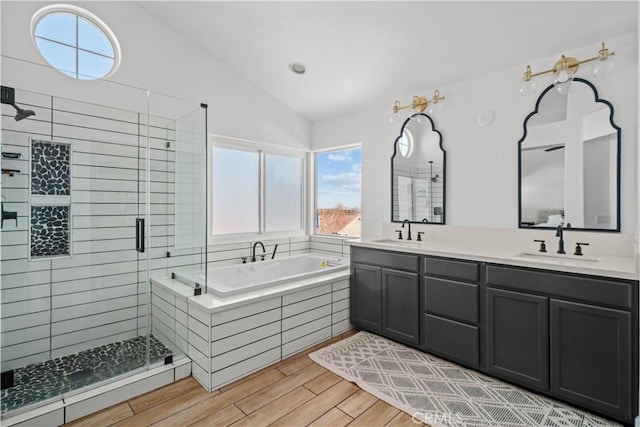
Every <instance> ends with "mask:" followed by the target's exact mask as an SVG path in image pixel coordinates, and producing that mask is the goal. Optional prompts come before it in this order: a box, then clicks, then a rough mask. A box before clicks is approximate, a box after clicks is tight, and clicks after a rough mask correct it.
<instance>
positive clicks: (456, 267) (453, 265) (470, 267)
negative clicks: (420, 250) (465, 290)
mask: <svg viewBox="0 0 640 427" xmlns="http://www.w3.org/2000/svg"><path fill="white" fill-rule="evenodd" d="M424 272H425V274H428V275H430V276H431V275H433V276H440V277H447V278H450V279H460V280H466V281H469V282H477V281H478V280H480V265H479V264H478V263H477V262H473V261H459V260H453V259H444V258H428V257H427V258H425V259H424Z"/></svg>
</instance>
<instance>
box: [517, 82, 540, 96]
mask: <svg viewBox="0 0 640 427" xmlns="http://www.w3.org/2000/svg"><path fill="white" fill-rule="evenodd" d="M537 91H538V85H537V84H536V82H534V81H533V80H529V81H526V80H524V79H523V80H522V84H521V85H520V95H522V96H527V95H533V94H534V93H536V92H537Z"/></svg>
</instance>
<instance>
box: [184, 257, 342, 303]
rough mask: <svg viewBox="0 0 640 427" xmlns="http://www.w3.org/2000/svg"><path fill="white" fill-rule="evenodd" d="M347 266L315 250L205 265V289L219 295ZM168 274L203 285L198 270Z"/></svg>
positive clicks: (200, 273)
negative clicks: (217, 264) (208, 266)
mask: <svg viewBox="0 0 640 427" xmlns="http://www.w3.org/2000/svg"><path fill="white" fill-rule="evenodd" d="M348 268H349V261H348V260H346V261H345V260H344V259H343V258H337V257H332V256H327V255H320V254H315V253H310V254H304V255H296V256H292V257H289V258H281V259H276V260H269V261H256V262H248V263H247V264H239V265H233V266H229V267H219V268H209V269H208V270H207V279H208V281H207V292H209V293H212V294H214V295H217V296H219V297H226V296H230V295H237V294H241V293H244V292H249V291H251V290H255V289H261V288H266V287H269V286H275V285H279V284H282V283H287V282H293V281H296V280H302V279H307V278H310V277H314V276H320V275H323V274H326V273H329V272H336V271H340V270H347V269H348ZM172 277H174V278H175V279H176V280H179V281H181V282H183V283H186V284H188V285H191V286H195V284H196V283H197V284H199V285H200V286H201V287H204V283H205V275H204V272H203V271H202V270H200V271H194V272H181V273H178V272H175V273H173V275H172Z"/></svg>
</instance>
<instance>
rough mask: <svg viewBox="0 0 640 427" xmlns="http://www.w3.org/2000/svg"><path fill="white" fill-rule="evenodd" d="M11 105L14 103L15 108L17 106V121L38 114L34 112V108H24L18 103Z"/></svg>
mask: <svg viewBox="0 0 640 427" xmlns="http://www.w3.org/2000/svg"><path fill="white" fill-rule="evenodd" d="M11 105H13V108H15V109H16V111H17V113H16V116H15V119H16V122H19V121H20V120H22V119H26V118H27V117H30V116H35V115H36V113H34V112H33V110H23V109H22V108H20V107H18V106H17V105H16V104H11Z"/></svg>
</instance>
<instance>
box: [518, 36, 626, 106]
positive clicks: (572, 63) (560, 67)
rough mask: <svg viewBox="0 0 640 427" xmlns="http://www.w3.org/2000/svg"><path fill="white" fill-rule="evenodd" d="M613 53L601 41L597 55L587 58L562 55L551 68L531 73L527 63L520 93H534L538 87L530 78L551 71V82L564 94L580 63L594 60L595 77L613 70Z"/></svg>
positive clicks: (593, 70) (593, 71)
mask: <svg viewBox="0 0 640 427" xmlns="http://www.w3.org/2000/svg"><path fill="white" fill-rule="evenodd" d="M615 54H616V53H615V52H609V49H607V47H606V46H605V45H604V42H603V43H602V47H601V49H600V50H599V51H598V55H597V56H594V57H592V58H587V59H583V60H582V61H579V60H577V59H576V58H573V57H571V56H564V55H562V56H560V60H559V61H558V62H556V63H555V65H554V66H553V68H551V69H549V70H545V71H540V72H537V73H532V72H531V67H530V66H529V65H527V69H526V70H525V72H524V74H523V76H522V80H523V81H522V85H521V86H520V94H521V95H529V94H533V93H536V91H537V89H538V87H537V85H536V83H535V82H534V81H533V80H532V79H533V78H534V77H537V76H541V75H543V74H547V73H553V75H554V77H555V80H554V82H553V84H554V85H555V86H556V89H557V90H558V92H560V93H562V94H565V95H566V94H567V93H568V91H569V88H570V85H571V80H572V79H573V77H572V76H573V75H574V74H575V73H576V71H578V68H579V66H580V65H581V64H584V63H585V62H592V61H596V62H595V63H594V64H593V68H592V69H591V72H592V74H593V75H594V76H595V77H599V76H605V75H609V74H611V73H612V72H613V65H614V62H613V60H612V59H611V58H610V57H611V56H613V55H615Z"/></svg>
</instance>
